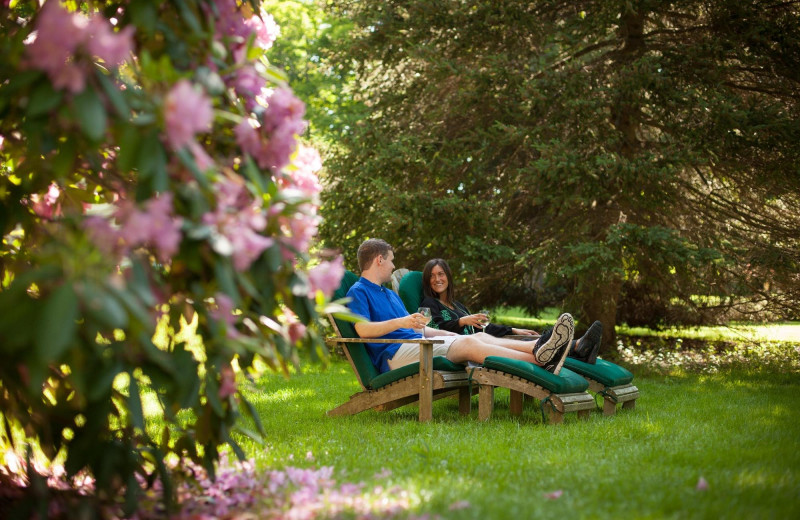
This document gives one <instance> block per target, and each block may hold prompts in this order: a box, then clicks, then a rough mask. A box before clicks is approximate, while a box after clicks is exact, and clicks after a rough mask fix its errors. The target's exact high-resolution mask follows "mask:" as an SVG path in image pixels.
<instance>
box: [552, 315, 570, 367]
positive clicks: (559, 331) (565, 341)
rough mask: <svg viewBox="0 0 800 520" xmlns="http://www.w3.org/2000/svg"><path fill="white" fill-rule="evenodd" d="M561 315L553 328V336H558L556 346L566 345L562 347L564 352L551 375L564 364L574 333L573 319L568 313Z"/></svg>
mask: <svg viewBox="0 0 800 520" xmlns="http://www.w3.org/2000/svg"><path fill="white" fill-rule="evenodd" d="M562 316H563V317H565V319H564V320H563V321H562V320H561V317H562ZM562 316H559V319H558V321H557V322H556V326H555V328H553V336H555V335H558V336H559V343H558V348H561V347H562V346H564V345H566V346H567V347H566V348H565V349H564V353H563V354H561V359H559V360H558V364H557V365H556V368H555V369H554V370H553V375H556V376H557V375H558V374H559V372H561V367H562V366H564V361H566V359H567V356H568V355H569V351H570V350H572V337H573V336H574V334H575V321H574V320H573V319H572V316H571V315H569V314H562ZM556 352H558V350H556Z"/></svg>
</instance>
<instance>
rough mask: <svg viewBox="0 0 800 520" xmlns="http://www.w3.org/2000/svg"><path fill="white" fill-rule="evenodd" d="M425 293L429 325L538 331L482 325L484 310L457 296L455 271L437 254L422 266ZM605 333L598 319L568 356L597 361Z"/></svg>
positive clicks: (469, 330) (499, 333) (497, 332)
mask: <svg viewBox="0 0 800 520" xmlns="http://www.w3.org/2000/svg"><path fill="white" fill-rule="evenodd" d="M422 293H423V295H424V298H423V299H422V303H421V304H420V305H421V306H422V307H429V308H430V309H431V317H432V318H433V319H432V323H430V324H429V325H428V326H429V327H433V328H436V329H440V330H449V331H450V332H455V333H456V334H474V333H475V329H476V328H478V329H482V330H483V332H485V333H487V334H491V335H492V336H496V337H503V336H507V335H509V334H516V335H520V336H523V335H524V336H529V335H539V333H538V332H536V331H533V330H528V329H515V328H512V327H508V326H506V325H498V324H495V323H490V324H489V325H487V326H486V328H482V327H481V322H482V321H486V320H487V319H488V316H486V315H485V314H470V312H469V310H468V309H467V308H466V307H465V306H464V304H462V303H461V302H457V301H456V300H455V289H454V288H453V274H452V272H451V271H450V266H449V265H447V262H446V261H444V260H443V259H441V258H434V259H433V260H429V261H428V263H427V264H425V268H424V269H423V270H422ZM550 332H551V331H550V330H547V331H545V332H544V333H543V334H542V337H541V339H540V341H542V340H543V341H546V340H547V338H548V337H549V334H550ZM602 336H603V324H602V323H600V322H599V321H595V322H594V323H592V326H591V327H589V329H588V330H587V331H586V334H584V335H583V337H581V338H578V339H574V340H572V349H571V350H570V353H569V357H574V358H576V359H579V360H581V361H584V362H586V363H591V364H594V363H595V360H596V358H597V353H598V351H599V350H600V340H601V339H602Z"/></svg>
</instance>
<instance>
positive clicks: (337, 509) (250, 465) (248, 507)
mask: <svg viewBox="0 0 800 520" xmlns="http://www.w3.org/2000/svg"><path fill="white" fill-rule="evenodd" d="M305 460H306V461H309V462H313V461H314V455H313V453H311V452H308V453H306V456H305ZM181 468H182V471H183V473H184V474H185V475H186V477H188V478H180V476H179V477H178V478H176V479H175V481H174V482H175V484H176V494H177V503H178V512H177V513H176V514H175V515H173V516H171V517H170V518H173V519H174V520H212V519H214V520H216V519H220V518H229V519H233V518H285V519H294V520H306V519H307V520H311V519H317V518H363V519H367V518H382V519H392V518H398V517H399V518H407V519H410V520H424V519H430V516H429V515H422V516H417V515H414V514H411V513H410V509H411V506H412V501H411V496H410V494H409V493H408V492H407V491H405V490H403V489H402V488H400V487H398V486H395V487H391V488H385V487H384V486H382V485H380V484H377V485H375V486H374V487H372V488H369V487H367V485H366V484H365V483H364V482H359V483H351V482H345V483H342V484H338V485H337V483H336V481H335V479H334V478H333V468H332V467H330V466H323V467H321V468H319V469H314V468H297V467H292V466H288V467H286V468H284V469H283V470H272V471H269V470H267V471H263V470H258V469H257V468H256V466H255V463H254V461H252V460H249V461H245V462H238V461H235V462H233V463H231V462H230V461H229V460H228V458H227V457H226V456H225V455H224V454H223V455H222V457H221V458H220V461H219V464H218V467H217V474H216V479H214V480H212V479H211V478H210V477H209V476H208V474H207V473H206V471H205V469H204V468H202V467H200V466H197V465H195V464H194V463H192V462H190V461H185V462H182V463H181ZM173 469H174V467H173ZM34 470H35V471H36V472H37V473H38V474H40V475H43V476H45V477H46V479H47V486H48V488H50V489H53V490H62V491H70V490H75V491H77V492H78V493H79V494H81V495H91V494H92V493H93V492H94V480H93V479H92V478H91V477H89V476H87V475H85V474H83V473H81V474H78V475H76V476H74V477H72V478H71V479H70V478H67V475H66V471H65V470H64V467H63V466H61V465H58V464H53V465H52V467H51V468H50V469H48V468H44V467H42V466H41V465H37V464H35V463H34ZM26 471H27V470H26V465H25V461H24V460H23V459H21V458H20V457H18V456H16V455H15V454H14V453H13V452H7V453H6V454H5V465H3V464H0V498H3V497H5V496H13V497H16V498H18V497H20V496H21V494H22V492H24V491H25V489H26V488H27V486H28V482H27V479H26V477H25V474H26ZM390 475H391V472H390V471H383V472H381V473H379V474H377V475H375V476H374V479H375V480H382V479H384V478H388V477H389V476H390ZM136 478H137V480H138V482H139V485H140V486H141V487H142V489H145V490H146V491H145V494H144V496H143V497H141V499H140V500H139V509H138V510H137V511H136V512H135V513H134V514H133V516H132V517H131V518H132V519H133V520H155V519H160V518H164V511H163V509H162V502H161V493H162V492H163V485H162V482H161V480H160V479H156V480H155V482H153V483H152V484H148V483H147V482H146V481H145V479H144V478H143V477H142V476H141V475H139V474H137V475H136ZM51 496H52V497H54V500H52V501H51V502H50V509H49V515H50V516H51V517H53V518H55V517H59V518H60V517H62V516H65V515H66V516H69V515H68V511H69V510H70V507H71V506H72V505H73V504H71V503H69V502H68V501H67V500H61V499H60V497H61V495H59V494H52V495H51ZM65 496H66V495H65ZM468 507H470V504H469V502H467V501H465V500H461V501H458V502H455V503H453V504H452V505H451V506H450V508H449V509H450V510H451V511H456V510H459V509H464V508H468ZM114 509H115V508H114V507H113V505H112V504H109V506H108V507H106V508H105V509H104V510H103V511H102V516H103V518H109V519H119V518H122V515H121V511H119V510H116V511H115V510H114Z"/></svg>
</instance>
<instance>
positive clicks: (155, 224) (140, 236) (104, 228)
mask: <svg viewBox="0 0 800 520" xmlns="http://www.w3.org/2000/svg"><path fill="white" fill-rule="evenodd" d="M114 218H115V219H116V221H117V227H114V226H112V225H111V224H110V223H109V222H108V221H106V220H105V219H103V218H100V217H89V218H87V219H86V220H85V221H84V228H85V229H86V231H87V233H88V234H89V237H90V238H91V239H92V242H94V243H95V244H96V245H97V246H98V247H99V248H100V249H101V250H103V251H108V252H113V253H114V254H117V255H125V254H128V253H129V252H130V250H132V249H134V248H136V247H139V246H144V245H150V246H152V247H153V248H154V249H155V252H156V255H157V256H158V258H159V260H160V261H162V262H168V261H169V260H170V259H171V258H172V257H173V256H175V254H176V253H177V252H178V249H179V247H180V242H181V237H182V235H181V226H182V225H183V219H181V218H180V217H175V216H173V214H172V193H164V194H162V195H160V196H159V197H156V198H152V199H149V200H148V201H147V202H145V204H144V211H142V210H140V209H138V208H136V206H135V205H133V204H132V203H130V202H128V201H122V202H121V203H120V204H119V206H118V208H117V210H116V211H115V213H114Z"/></svg>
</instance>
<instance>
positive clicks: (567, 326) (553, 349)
mask: <svg viewBox="0 0 800 520" xmlns="http://www.w3.org/2000/svg"><path fill="white" fill-rule="evenodd" d="M574 330H575V322H574V320H573V319H572V316H571V315H569V314H566V313H565V314H562V315H561V316H559V317H558V320H556V324H555V325H554V326H553V333H552V335H551V336H550V338H549V339H548V340H547V341H546V342H545V344H544V345H541V346H540V347H539V348H538V349H536V351H535V352H534V354H533V356H534V357H535V358H536V361H538V362H539V363H540V365H541V366H545V365H547V364H548V363H550V361H552V359H553V356H554V355H555V354H556V353H557V352H558V349H560V348H561V347H563V346H564V343H567V342H568V343H572V334H573V331H574ZM570 346H572V345H570ZM567 352H569V348H567ZM564 357H566V355H565V356H564ZM545 358H546V359H545ZM563 364H564V360H563V359H561V361H560V362H559V364H558V366H557V367H556V369H557V370H560V369H561V365H563Z"/></svg>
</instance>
